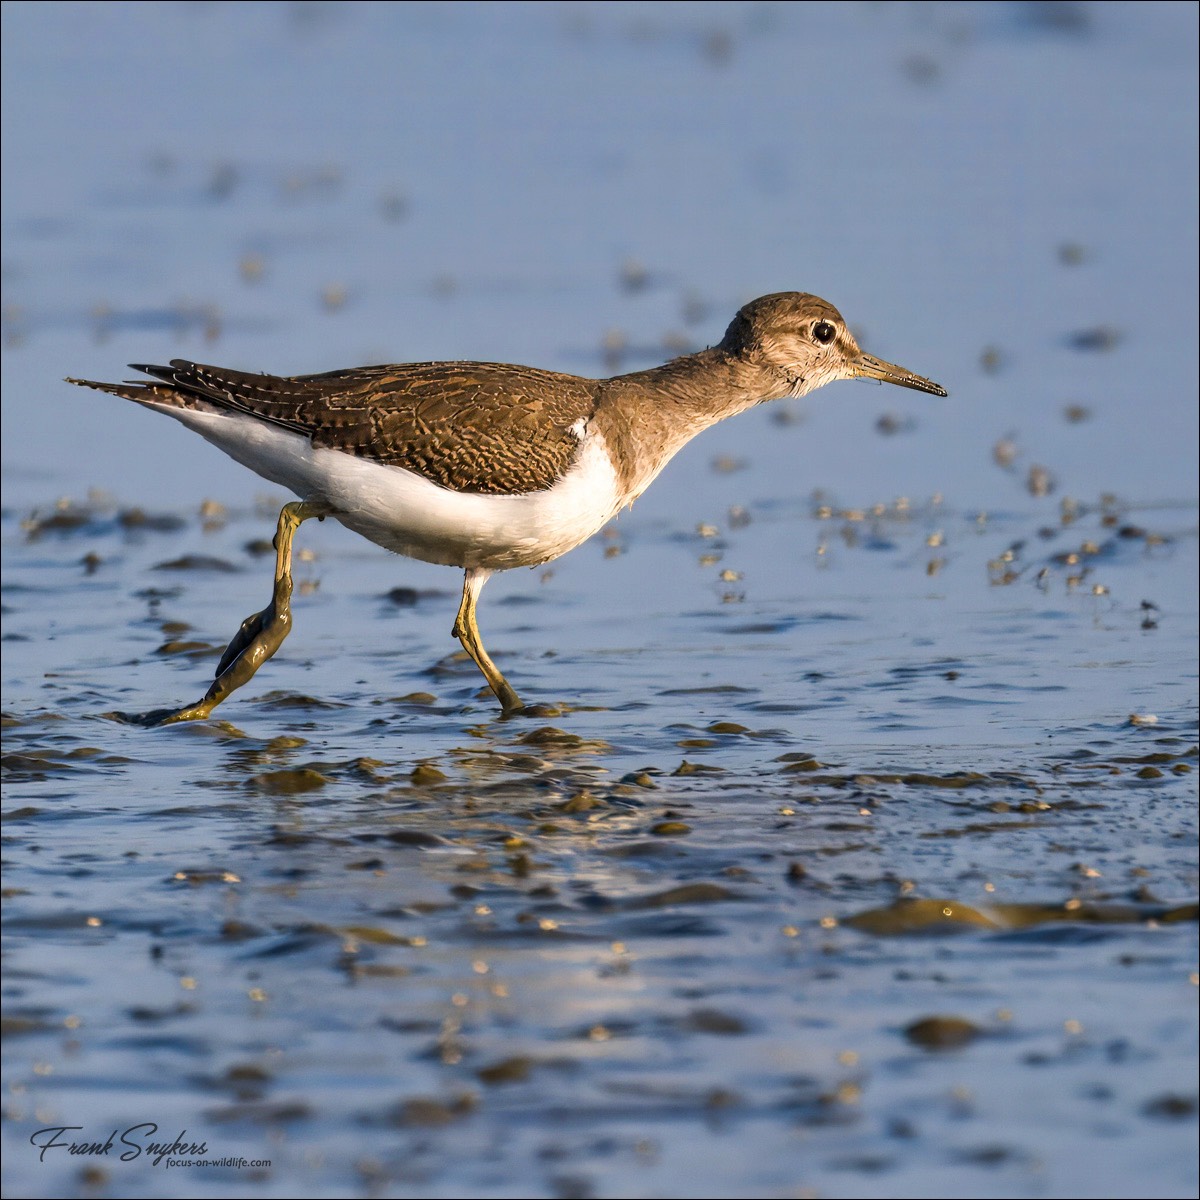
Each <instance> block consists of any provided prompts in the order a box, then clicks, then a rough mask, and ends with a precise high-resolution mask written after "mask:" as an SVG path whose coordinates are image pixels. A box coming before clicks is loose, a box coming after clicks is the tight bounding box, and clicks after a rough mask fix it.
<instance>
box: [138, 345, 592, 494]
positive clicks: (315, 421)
mask: <svg viewBox="0 0 1200 1200" xmlns="http://www.w3.org/2000/svg"><path fill="white" fill-rule="evenodd" d="M138 370H142V371H145V372H146V373H147V374H149V375H153V376H155V377H156V378H158V379H162V380H164V381H165V382H168V383H171V384H173V385H174V386H175V387H176V388H178V389H179V390H180V391H181V392H185V393H194V394H198V395H201V396H203V397H204V398H205V399H208V400H210V401H212V402H213V403H215V404H219V405H221V406H223V407H227V408H233V409H236V410H238V411H240V412H245V413H248V414H250V415H252V416H255V417H258V418H259V419H261V420H265V421H270V422H272V423H273V424H277V425H281V426H283V427H284V428H287V429H292V430H294V431H296V432H298V433H303V434H305V435H307V436H308V437H310V438H311V439H312V442H313V445H314V446H321V447H325V448H328V449H332V450H341V451H343V452H345V453H347V454H354V455H357V456H359V457H361V458H369V459H371V460H372V461H373V462H379V463H383V464H385V465H388V466H397V467H404V468H405V469H406V470H409V471H414V472H416V473H417V474H420V475H422V476H424V477H425V478H426V479H429V480H431V481H432V482H433V483H437V484H440V485H441V486H443V487H447V488H450V489H452V490H454V491H460V492H476V493H484V494H492V495H511V494H515V493H522V492H532V491H540V490H543V489H545V488H549V487H551V486H553V484H554V483H555V482H556V481H557V480H558V479H561V478H562V476H563V475H564V474H565V473H566V471H567V470H568V469H569V467H570V465H571V463H572V461H573V460H574V457H575V454H576V451H577V450H578V448H579V436H578V433H577V432H576V430H575V429H573V427H576V423H577V422H579V421H580V420H583V421H587V420H588V419H590V417H591V416H592V413H593V412H594V411H595V405H596V391H597V385H596V383H595V382H594V381H592V380H589V379H581V378H579V377H577V376H574V375H562V374H559V373H557V372H554V371H539V370H537V369H535V368H532V367H520V366H512V365H508V364H499V363H459V362H456V363H404V364H398V365H385V366H376V367H359V368H355V369H352V370H345V371H330V372H326V373H324V374H321V375H300V376H296V377H294V378H283V377H280V376H274V375H253V374H248V373H245V372H241V371H230V370H226V369H225V368H221V367H208V366H202V365H200V364H197V363H189V362H184V361H182V360H179V359H176V360H174V361H173V362H172V363H171V366H170V367H169V368H167V367H152V366H139V367H138Z"/></svg>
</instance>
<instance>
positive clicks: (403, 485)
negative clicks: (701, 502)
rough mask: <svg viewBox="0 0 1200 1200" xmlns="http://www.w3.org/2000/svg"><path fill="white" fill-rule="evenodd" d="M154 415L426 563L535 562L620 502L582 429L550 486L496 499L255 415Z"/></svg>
mask: <svg viewBox="0 0 1200 1200" xmlns="http://www.w3.org/2000/svg"><path fill="white" fill-rule="evenodd" d="M161 411H163V412H165V413H167V414H168V415H170V416H173V417H175V418H176V419H178V420H180V421H182V422H183V423H184V424H185V425H187V426H188V427H189V428H191V429H194V430H195V431H196V432H197V433H199V434H200V435H201V436H203V437H204V438H206V439H207V440H208V441H210V442H212V443H213V444H214V445H216V446H219V447H220V448H221V449H222V450H224V451H225V453H226V454H228V455H230V457H232V458H234V459H236V460H237V461H238V462H240V463H242V464H243V465H244V466H247V467H249V468H250V469H251V470H252V471H256V472H257V473H258V474H259V475H261V476H263V477H264V478H265V479H270V480H272V481H273V482H275V483H278V484H280V485H281V486H283V487H286V488H289V489H290V490H291V491H293V492H295V493H296V494H297V495H298V496H300V497H301V499H304V500H314V501H324V502H325V503H327V504H328V505H329V506H330V507H331V508H332V510H333V512H332V513H331V515H332V516H334V517H336V518H337V519H338V520H339V521H340V522H341V523H342V524H343V525H345V526H346V527H347V528H348V529H353V530H354V531H355V533H360V534H362V536H363V537H365V538H368V539H369V540H370V541H372V542H375V543H376V544H377V545H380V546H383V547H384V548H385V549H388V550H394V551H395V552H396V553H398V554H404V555H407V556H408V557H409V558H419V559H422V560H423V561H425V562H432V563H441V564H444V565H446V566H457V567H483V568H487V569H490V570H504V569H506V568H509V567H530V566H536V565H537V564H538V563H543V562H547V561H548V560H550V559H552V558H557V557H558V555H560V554H564V553H566V551H568V550H570V549H572V548H574V547H575V546H578V545H579V544H580V542H583V541H586V540H587V539H588V538H589V537H591V536H592V534H594V533H596V532H597V531H598V530H599V529H600V528H601V527H602V526H603V525H604V524H605V522H607V521H608V520H609V519H611V518H612V517H613V516H615V515H616V513H617V510H618V509H619V508H620V507H621V504H622V503H623V496H622V494H621V489H620V485H619V482H618V479H617V473H616V471H615V470H614V469H613V464H612V459H611V457H610V455H609V451H608V447H607V446H606V444H605V442H604V438H603V437H602V436H600V434H598V433H597V432H595V431H594V430H582V431H581V432H582V434H583V437H582V443H581V445H580V449H579V453H578V455H577V457H576V459H575V461H574V463H573V464H572V466H571V468H570V470H569V471H568V472H567V473H566V475H564V476H563V477H562V479H560V480H559V481H558V482H557V483H556V484H555V485H554V486H553V487H551V488H549V489H547V490H546V491H542V492H528V493H525V494H523V495H518V496H495V495H481V494H477V493H471V492H455V491H451V490H450V489H448V488H444V487H440V486H439V485H438V484H435V483H431V482H430V481H429V480H427V479H425V478H423V477H422V476H420V475H416V474H414V473H413V472H412V471H406V470H404V469H403V468H402V467H390V466H381V465H380V464H379V463H375V462H371V461H370V460H369V459H366V458H359V457H357V456H356V455H353V454H346V453H344V452H342V451H340V450H328V449H321V448H317V447H314V446H313V445H312V443H311V442H310V441H309V439H308V438H307V437H305V436H303V435H302V434H297V433H293V432H291V431H290V430H287V429H283V428H281V427H279V426H278V425H271V424H269V423H266V422H263V421H258V420H255V419H253V418H247V417H242V416H236V415H228V414H225V413H213V412H199V411H195V410H186V409H176V408H163V409H162V410H161Z"/></svg>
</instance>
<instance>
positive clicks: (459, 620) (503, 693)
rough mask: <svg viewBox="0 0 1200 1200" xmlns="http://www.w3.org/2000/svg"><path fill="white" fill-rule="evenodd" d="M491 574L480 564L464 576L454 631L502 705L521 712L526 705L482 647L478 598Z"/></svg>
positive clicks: (506, 708)
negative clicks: (476, 618)
mask: <svg viewBox="0 0 1200 1200" xmlns="http://www.w3.org/2000/svg"><path fill="white" fill-rule="evenodd" d="M490 576H491V571H485V570H482V569H481V568H477V567H476V568H470V569H468V571H467V573H466V576H465V577H464V579H463V593H462V603H461V604H460V605H459V606H458V616H457V617H455V618H454V629H453V633H454V636H455V637H456V638H458V640H459V641H460V642H462V644H463V649H464V650H466V652H467V653H468V654H469V655H470V656H471V657H472V659H474V660H475V665H476V666H477V667H478V668H479V669H480V670H481V671H482V672H483V677H484V679H486V680H487V681H488V687H490V688H491V689H492V691H493V692H495V693H496V699H497V700H499V701H500V708H501V710H502V711H503V713H504V714H505V715H507V714H509V713H514V712H519V711H520V710H521V709H523V708H524V707H525V705H523V704H522V703H521V698H520V697H519V696H518V695H517V693H516V692H514V691H513V689H512V685H511V684H510V683H509V682H508V680H507V679H505V678H504V676H503V675H501V674H500V668H499V667H497V666H496V664H495V663H494V662H492V660H491V656H490V655H489V654H488V652H487V651H486V650H485V649H484V648H483V639H482V638H481V637H480V636H479V625H478V623H477V622H476V620H475V602H476V601H477V600H478V599H479V593H480V592H481V591H482V590H483V585H484V584H485V583H487V581H488V578H489V577H490Z"/></svg>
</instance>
